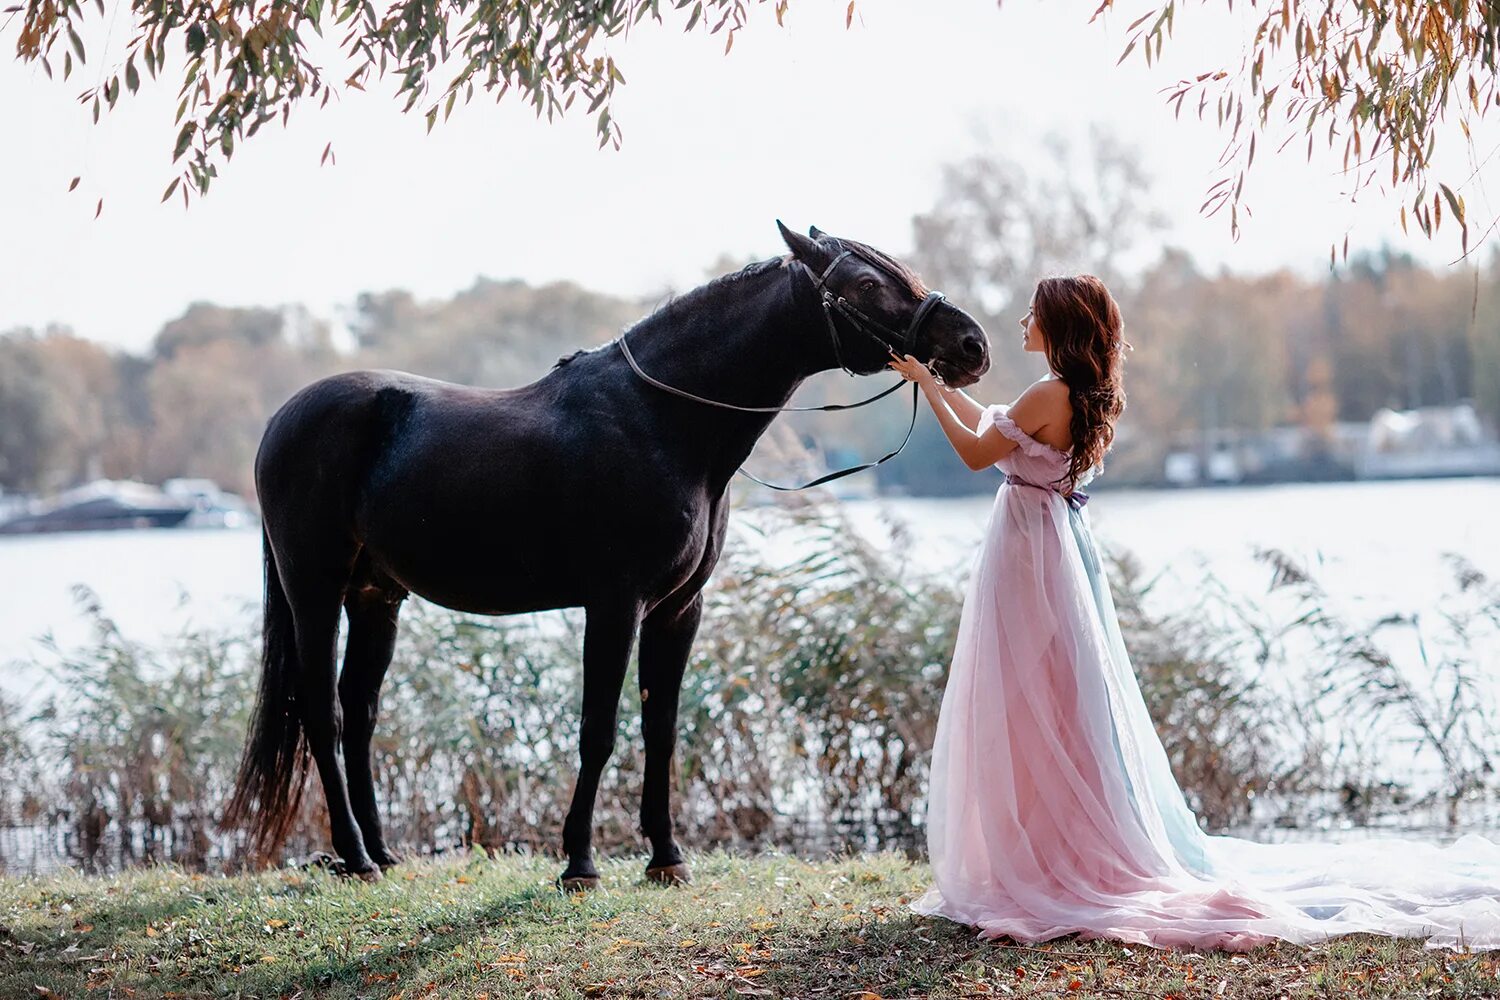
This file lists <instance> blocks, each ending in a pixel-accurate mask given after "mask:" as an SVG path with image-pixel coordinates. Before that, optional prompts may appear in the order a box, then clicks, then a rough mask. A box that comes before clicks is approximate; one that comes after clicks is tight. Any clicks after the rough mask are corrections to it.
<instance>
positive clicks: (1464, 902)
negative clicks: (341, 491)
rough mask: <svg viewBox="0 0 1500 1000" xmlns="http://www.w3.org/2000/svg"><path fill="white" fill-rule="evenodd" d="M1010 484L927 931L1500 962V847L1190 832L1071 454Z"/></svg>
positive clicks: (936, 846) (1012, 468)
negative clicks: (1373, 950) (1399, 951)
mask: <svg viewBox="0 0 1500 1000" xmlns="http://www.w3.org/2000/svg"><path fill="white" fill-rule="evenodd" d="M1007 410H1008V407H1006V406H1003V405H999V406H990V407H987V408H986V409H985V411H984V413H983V414H982V415H981V417H980V421H979V431H980V433H983V432H984V431H985V430H986V429H987V428H988V427H989V425H990V424H992V423H993V424H994V425H995V426H996V428H997V429H998V430H999V431H1000V433H1002V434H1004V435H1005V436H1006V437H1009V438H1011V439H1012V440H1014V441H1016V442H1018V443H1019V447H1017V448H1016V449H1015V450H1014V451H1012V452H1011V453H1010V455H1008V456H1007V457H1006V458H1004V459H1002V460H1001V461H1000V462H999V463H997V464H998V467H999V468H1000V469H1001V470H1002V471H1004V472H1005V473H1006V474H1007V477H1008V478H1009V480H1010V481H1008V482H1007V483H1005V484H1004V485H1002V486H1001V487H1000V488H999V490H998V492H997V493H996V496H995V505H994V508H993V509H992V511H991V513H990V519H989V522H988V524H987V525H986V528H985V533H984V540H983V543H982V547H981V549H980V550H979V552H978V553H977V554H976V556H975V560H974V564H973V572H972V573H971V576H970V579H969V584H968V590H967V593H966V596H965V598H964V607H963V616H962V619H961V622H960V625H959V629H958V638H957V643H956V645H955V648H954V652H953V661H952V666H951V668H950V671H949V674H948V681H947V686H946V688H945V690H944V692H943V702H942V707H941V711H940V714H939V718H938V725H937V734H936V739H935V743H934V746H933V752H932V770H931V778H930V784H929V789H928V803H927V847H928V853H929V856H930V859H931V863H932V874H933V885H932V887H931V888H930V889H928V890H927V892H926V893H924V894H923V895H922V896H920V897H919V898H918V899H916V900H914V901H913V902H912V903H911V904H910V905H911V908H912V909H913V910H914V911H915V912H917V913H921V914H928V915H934V916H943V917H947V918H949V919H951V920H955V921H958V922H960V923H964V924H968V925H972V926H975V927H977V928H978V930H979V936H980V937H985V938H993V937H1000V936H1003V935H1009V936H1010V937H1012V938H1014V939H1017V940H1020V941H1028V942H1036V941H1044V940H1047V939H1050V938H1054V937H1057V936H1059V935H1064V934H1071V933H1077V934H1078V935H1079V936H1080V937H1081V938H1085V939H1088V938H1107V939H1113V940H1118V941H1125V942H1133V943H1138V944H1146V945H1155V946H1159V947H1189V948H1224V949H1226V950H1231V951H1244V950H1248V949H1250V948H1253V947H1255V946H1256V945H1259V944H1263V943H1266V942H1268V941H1270V940H1272V939H1282V940H1286V941H1291V942H1295V943H1308V942H1312V941H1319V940H1324V939H1327V938H1330V937H1335V936H1338V935H1341V934H1348V933H1351V932H1356V931H1364V932H1371V933H1377V934H1387V935H1393V936H1401V937H1407V936H1412V937H1422V938H1425V939H1426V942H1427V946H1428V947H1454V948H1458V947H1463V946H1468V947H1473V948H1496V947H1500V844H1496V843H1494V842H1492V841H1490V840H1488V839H1485V838H1483V837H1480V836H1477V835H1474V834H1468V835H1465V836H1463V837H1460V838H1459V839H1458V840H1457V841H1455V842H1454V843H1453V844H1451V845H1447V846H1439V845H1437V844H1433V843H1429V842H1424V841H1415V840H1407V839H1396V838H1388V839H1383V840H1362V841H1353V842H1349V843H1342V844H1340V843H1317V844H1306V843H1279V844H1262V843H1258V842H1255V841H1251V840H1245V839H1240V838H1235V837H1224V836H1210V835H1208V834H1206V833H1204V832H1203V831H1202V829H1201V828H1200V827H1199V825H1198V823H1197V819H1196V817H1194V816H1193V814H1192V811H1191V810H1190V809H1189V807H1188V805H1187V803H1186V800H1185V799H1184V798H1183V795H1182V791H1181V789H1180V788H1179V787H1178V785H1177V782H1176V779H1175V778H1174V777H1173V775H1172V771H1171V768H1170V765H1169V763H1168V760H1167V755H1166V751H1165V750H1164V749H1163V747H1162V744H1161V740H1160V738H1159V737H1158V736H1157V734H1156V730H1155V727H1154V724H1153V723H1152V721H1151V718H1150V716H1149V714H1148V713H1147V711H1146V705H1145V702H1144V700H1143V699H1142V697H1141V692H1140V686H1139V684H1138V682H1137V680H1136V678H1135V674H1134V672H1133V670H1132V668H1131V666H1130V660H1129V657H1128V655H1127V653H1126V650H1125V647H1124V644H1123V642H1122V641H1121V639H1120V632H1119V626H1118V622H1117V619H1116V615H1115V609H1114V604H1113V602H1112V600H1111V599H1110V595H1109V588H1108V585H1107V584H1106V582H1105V579H1104V575H1103V572H1102V569H1101V566H1100V562H1099V556H1098V550H1097V548H1096V547H1095V545H1094V541H1093V537H1092V535H1091V533H1090V530H1089V521H1088V515H1087V508H1086V507H1084V506H1083V505H1082V504H1079V503H1076V502H1075V503H1069V502H1068V501H1067V500H1066V499H1064V497H1063V496H1062V495H1061V494H1060V493H1058V492H1056V491H1055V490H1054V489H1050V488H1048V487H1047V484H1049V483H1051V482H1053V481H1055V480H1056V479H1058V477H1059V476H1060V475H1061V474H1062V473H1063V472H1064V471H1065V470H1066V468H1067V465H1068V455H1066V454H1064V453H1063V452H1060V451H1058V450H1057V449H1055V448H1053V447H1051V446H1049V445H1047V444H1044V443H1042V442H1040V441H1037V440H1035V439H1034V438H1032V437H1030V436H1029V435H1027V434H1026V433H1025V432H1024V431H1022V430H1021V429H1020V427H1019V426H1017V425H1016V423H1015V422H1014V421H1013V420H1011V419H1010V417H1009V416H1008V415H1007Z"/></svg>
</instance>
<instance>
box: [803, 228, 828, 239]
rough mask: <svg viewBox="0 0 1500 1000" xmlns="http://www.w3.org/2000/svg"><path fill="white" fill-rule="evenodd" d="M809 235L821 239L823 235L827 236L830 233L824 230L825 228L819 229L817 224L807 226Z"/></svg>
mask: <svg viewBox="0 0 1500 1000" xmlns="http://www.w3.org/2000/svg"><path fill="white" fill-rule="evenodd" d="M807 235H809V236H811V237H812V238H813V239H815V240H821V239H822V238H823V237H825V236H827V235H828V234H827V233H825V232H823V230H821V229H819V228H818V227H817V226H808V227H807Z"/></svg>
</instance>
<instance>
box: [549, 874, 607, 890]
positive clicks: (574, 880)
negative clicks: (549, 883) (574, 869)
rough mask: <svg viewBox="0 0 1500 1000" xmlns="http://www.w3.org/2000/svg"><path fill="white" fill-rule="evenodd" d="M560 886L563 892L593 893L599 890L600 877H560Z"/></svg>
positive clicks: (558, 881) (558, 882) (558, 880)
mask: <svg viewBox="0 0 1500 1000" xmlns="http://www.w3.org/2000/svg"><path fill="white" fill-rule="evenodd" d="M557 884H558V886H559V887H560V888H561V889H562V891H563V892H592V891H593V890H595V889H597V888H599V876H598V875H567V876H558V879H557Z"/></svg>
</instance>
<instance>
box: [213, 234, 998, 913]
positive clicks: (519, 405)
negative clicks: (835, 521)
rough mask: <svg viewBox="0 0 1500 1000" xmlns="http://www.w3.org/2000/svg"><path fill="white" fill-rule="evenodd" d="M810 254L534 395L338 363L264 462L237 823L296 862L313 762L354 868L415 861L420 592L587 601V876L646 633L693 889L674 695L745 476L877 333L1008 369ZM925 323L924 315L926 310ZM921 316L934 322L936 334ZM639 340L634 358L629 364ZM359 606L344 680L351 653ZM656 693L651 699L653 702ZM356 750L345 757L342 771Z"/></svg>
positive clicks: (701, 304) (579, 794) (662, 803)
mask: <svg viewBox="0 0 1500 1000" xmlns="http://www.w3.org/2000/svg"><path fill="white" fill-rule="evenodd" d="M777 225H778V226H780V228H781V233H782V237H783V239H785V241H786V244H787V246H788V247H789V248H790V249H791V254H790V255H787V256H783V257H776V258H772V259H770V260H765V261H761V262H759V263H756V264H751V265H750V266H748V267H746V268H745V269H744V270H741V271H739V272H736V273H734V274H729V275H725V276H724V277H721V278H717V279H715V280H713V281H711V282H709V283H707V284H706V285H703V286H701V287H699V288H696V289H694V290H693V291H691V292H688V293H686V294H685V295H682V296H680V297H678V298H675V299H672V300H671V301H669V302H667V303H666V304H665V305H664V306H662V307H661V308H659V309H657V310H656V311H655V312H653V313H652V314H651V315H649V316H647V317H646V318H645V319H643V320H641V321H640V322H639V323H636V324H635V325H634V326H632V327H631V328H630V329H628V330H627V331H626V332H625V333H624V334H622V335H621V338H620V339H617V340H615V341H612V342H610V343H608V344H606V345H604V346H602V347H599V348H596V349H594V350H590V351H579V352H577V353H575V354H573V355H570V356H568V357H565V358H562V359H561V360H559V361H558V362H557V364H556V365H555V366H554V367H553V368H552V370H551V371H549V372H548V373H547V374H546V375H544V376H543V377H542V378H540V379H539V380H537V381H536V382H533V383H531V384H530V385H526V386H522V387H520V388H515V389H478V388H472V387H469V386H463V385H454V384H451V383H447V382H439V381H435V380H432V379H427V378H419V377H417V376H415V375H408V374H404V373H401V372H387V371H380V372H375V371H361V372H350V373H347V374H343V375H335V376H332V377H330V378H325V379H323V380H321V381H319V382H315V383H313V384H312V385H309V386H307V387H306V388H304V389H302V390H301V391H299V392H298V393H297V394H296V395H294V396H293V397H292V398H291V399H290V400H288V401H287V402H286V404H285V405H284V406H282V407H281V409H280V410H278V411H277V412H276V414H275V415H274V416H272V418H271V420H270V422H269V424H268V425H267V427H266V433H265V436H264V438H263V439H262V441H261V445H260V450H259V452H258V454H257V455H256V459H255V484H256V489H257V490H258V492H259V495H260V502H261V507H262V511H263V515H264V548H265V572H266V577H265V581H266V588H265V634H264V649H263V655H262V673H261V681H260V692H259V697H258V700H257V704H256V709H255V715H254V718H253V720H252V722H251V728H250V733H249V736H248V739H247V743H246V746H245V752H244V758H243V761H242V763H241V767H240V773H239V778H238V782H237V785H236V788H235V791H234V795H233V798H232V799H231V801H230V803H229V805H228V807H227V809H226V810H225V816H224V823H225V826H226V827H236V826H245V827H248V828H249V830H250V836H251V842H252V844H253V845H254V846H255V847H256V848H257V849H258V850H260V851H262V852H270V851H273V850H275V849H277V848H278V847H279V845H280V843H281V842H282V840H283V838H284V836H285V834H286V832H287V828H288V826H289V824H290V823H291V822H292V820H293V817H294V815H295V813H296V810H297V806H298V802H299V799H300V796H301V790H302V785H303V779H304V775H305V772H306V768H307V761H308V759H309V757H310V758H311V759H312V761H313V762H314V763H316V765H317V768H318V773H319V775H320V776H321V778H322V782H323V792H324V795H325V796H326V799H327V803H328V815H329V822H330V824H331V826H332V833H333V846H334V848H335V850H336V851H337V852H338V854H339V855H340V857H341V858H342V861H343V866H344V867H345V869H346V870H347V871H349V872H351V873H353V874H356V875H359V876H361V877H364V878H367V879H378V878H379V877H380V869H381V868H383V867H386V866H389V865H392V864H394V863H395V862H396V860H397V859H396V857H395V855H394V854H393V853H392V852H391V850H390V849H389V848H388V847H387V846H386V843H385V839H384V837H383V835H382V834H381V829H380V818H379V814H378V811H377V808H376V804H375V788H374V781H373V778H372V775H371V761H370V738H371V733H372V731H373V729H374V726H375V721H376V715H377V710H378V706H379V700H380V686H381V682H382V680H383V679H384V677H385V672H386V668H387V666H388V665H389V663H390V659H391V652H392V647H393V645H394V643H395V639H396V619H397V614H398V611H399V609H400V607H401V602H402V601H403V600H404V599H405V598H406V596H407V594H409V593H413V594H419V595H421V596H422V597H424V598H426V599H427V600H429V601H432V602H434V603H437V604H441V605H444V606H445V607H449V608H456V609H458V610H461V611H468V612H476V613H480V614H490V615H500V614H513V613H517V612H525V611H538V610H543V609H549V608H563V607H583V608H584V609H585V612H586V625H585V629H584V639H583V659H584V683H583V719H582V726H581V732H580V738H579V771H578V781H577V785H576V786H575V788H574V791H573V799H572V804H571V806H570V807H569V809H568V814H567V819H566V821H565V823H564V826H563V849H564V850H565V851H566V852H567V855H568V863H567V867H566V869H565V870H564V871H563V873H562V876H561V883H562V885H563V886H564V887H565V888H569V889H575V888H588V887H592V886H594V885H596V884H597V883H598V874H597V871H596V870H595V867H594V860H593V849H592V845H591V840H592V826H593V811H594V799H595V795H596V792H597V790H598V784H599V775H600V773H601V771H602V770H603V768H604V765H605V763H606V761H607V760H608V759H609V757H610V754H611V753H612V752H613V750H614V743H615V729H616V726H615V722H616V711H617V706H618V702H619V697H620V688H621V685H622V684H623V683H624V680H625V673H626V668H627V665H628V662H629V659H630V653H631V647H632V645H633V644H634V642H635V636H636V631H637V629H639V630H640V656H639V663H638V676H639V681H640V687H641V704H642V715H643V718H642V730H643V733H644V740H645V751H646V765H645V782H644V790H643V792H642V795H641V832H642V833H643V834H644V835H645V837H647V838H648V839H649V840H650V842H651V859H650V861H649V863H648V865H647V869H646V875H647V877H648V878H650V879H653V880H655V881H660V882H668V883H671V882H686V881H688V879H689V873H688V870H687V867H686V865H684V864H683V862H682V855H681V853H680V851H679V850H678V847H677V844H676V842H675V841H674V839H673V836H672V819H671V813H670V809H669V802H668V798H669V788H668V768H669V763H670V760H671V756H672V753H673V745H674V742H675V739H676V728H677V699H678V693H679V690H680V687H681V682H682V675H683V670H684V667H685V665H686V663H687V660H688V653H689V647H690V646H691V644H692V642H693V637H694V635H695V633H696V632H697V629H698V621H699V617H700V615H701V612H702V598H701V596H700V591H701V590H702V588H703V585H704V583H705V582H706V581H707V580H708V577H709V574H710V573H712V572H713V569H714V564H715V562H716V561H717V560H718V558H719V554H720V551H721V548H722V545H723V540H724V527H725V523H726V520H727V517H728V514H729V496H728V486H729V480H730V478H731V477H732V476H733V475H734V473H735V470H736V469H737V468H738V467H739V465H740V463H741V462H743V461H744V460H745V458H746V456H748V455H749V454H750V450H751V448H752V447H753V446H754V445H755V442H756V439H757V438H759V437H760V435H761V433H762V432H763V431H764V430H765V429H766V426H767V425H768V424H769V423H770V421H771V420H772V418H773V417H774V412H772V413H765V412H740V411H736V410H733V409H727V408H721V407H716V406H710V405H706V404H704V403H702V402H698V401H694V400H691V399H686V398H683V397H682V396H680V395H676V394H673V393H671V392H667V391H663V389H661V388H660V387H658V386H656V385H653V384H650V383H649V382H648V381H646V380H645V379H643V378H642V377H641V376H640V374H638V373H637V371H635V370H632V365H631V364H630V363H629V362H630V361H631V360H632V359H633V361H634V363H635V365H638V366H639V371H640V372H644V373H647V374H649V376H650V377H651V378H653V379H656V380H658V381H659V382H661V383H663V384H668V385H671V386H673V387H674V388H677V389H680V390H683V391H686V392H690V393H694V394H697V395H700V396H704V397H708V398H711V399H714V400H716V401H720V402H723V403H729V404H737V405H740V406H747V407H755V406H761V407H776V406H782V405H784V404H785V403H786V401H787V399H788V398H789V397H790V396H791V395H792V392H793V391H794V390H795V389H796V388H797V386H798V384H799V383H801V382H802V380H803V379H805V378H807V377H808V376H810V375H812V374H814V373H816V372H820V371H824V370H826V369H830V368H834V367H839V366H842V367H845V368H846V369H847V370H849V371H850V372H851V373H858V374H874V373H876V372H880V371H883V370H885V364H886V360H887V358H888V356H889V355H888V351H887V350H886V349H885V348H884V347H883V346H882V344H881V343H879V342H878V340H877V338H880V339H886V340H889V339H891V338H890V337H889V336H885V337H882V335H881V334H880V333H878V332H877V331H886V332H887V333H889V331H891V330H901V329H903V328H904V329H906V330H907V332H908V333H909V334H911V337H910V338H909V339H908V340H907V342H906V344H904V345H903V344H900V343H897V344H896V345H895V346H896V347H898V348H900V347H902V346H908V347H911V348H912V349H911V353H912V354H914V355H915V356H916V357H917V358H919V359H921V360H923V361H928V362H930V363H931V364H932V366H933V370H934V371H935V372H937V373H938V374H939V375H940V376H942V377H943V378H944V379H945V380H946V381H947V382H949V383H950V384H954V385H967V384H970V383H972V382H973V381H975V380H976V379H977V378H978V377H979V376H980V375H982V374H983V373H984V371H985V370H986V369H987V368H988V367H989V353H988V344H987V342H986V340H985V335H984V331H983V330H982V329H981V328H980V326H979V324H978V323H976V322H975V321H974V320H973V319H972V318H971V317H970V316H968V315H967V314H966V313H965V312H963V310H961V309H959V308H958V307H957V306H954V305H952V304H951V303H949V302H947V301H945V300H943V299H942V298H941V296H940V295H937V294H936V293H929V292H928V290H927V289H926V288H925V287H924V286H923V285H922V283H921V281H920V280H919V279H918V278H917V277H916V276H915V275H914V274H913V273H912V272H911V271H910V270H909V269H908V268H906V267H905V266H903V265H902V264H900V263H898V262H897V261H895V260H893V259H891V258H890V257H888V256H886V255H885V254H883V253H880V252H879V251H877V250H874V249H872V248H870V247H868V246H865V245H864V244H861V243H856V242H854V241H851V240H840V239H837V238H835V237H831V236H827V235H825V234H823V233H820V232H819V231H818V230H817V229H816V228H813V229H812V230H811V231H810V235H809V236H806V237H804V236H801V235H800V234H797V233H793V232H791V231H789V230H788V229H787V228H786V227H785V226H781V224H780V223H779V222H778V223H777ZM913 320H916V322H913ZM918 325H920V330H918V329H916V328H915V327H916V326H918ZM621 340H624V341H626V342H627V344H626V346H628V348H629V349H630V356H629V358H627V356H626V355H625V353H624V352H623V351H622V346H621ZM340 609H342V610H343V612H344V613H346V614H347V615H348V619H349V624H348V638H347V644H346V646H345V650H344V664H343V671H342V673H340V672H339V671H338V666H337V650H336V648H335V646H336V641H337V636H338V629H339V614H340ZM648 695H649V697H648ZM340 750H342V761H341V760H340Z"/></svg>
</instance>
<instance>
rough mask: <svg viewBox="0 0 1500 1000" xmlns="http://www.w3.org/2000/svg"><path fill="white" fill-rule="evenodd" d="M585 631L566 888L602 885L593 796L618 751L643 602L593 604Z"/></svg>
mask: <svg viewBox="0 0 1500 1000" xmlns="http://www.w3.org/2000/svg"><path fill="white" fill-rule="evenodd" d="M587 616H588V617H587V622H586V624H585V625H584V629H583V722H582V724H581V725H580V727H579V734H578V782H577V784H576V785H574V786H573V801H572V804H571V805H569V807H568V815H567V818H566V819H565V820H564V821H563V851H564V852H566V853H567V855H568V865H567V867H566V868H564V869H563V873H562V875H561V876H559V878H558V882H559V884H560V885H561V886H562V888H564V889H567V890H579V889H592V888H595V887H597V886H598V885H599V872H598V869H596V868H595V867H594V846H593V835H594V799H595V798H596V797H597V795H598V793H599V775H600V774H601V773H602V772H603V771H604V765H605V764H606V763H608V761H609V758H610V755H611V754H612V753H614V749H615V730H616V720H617V716H618V714H619V707H620V688H621V687H622V686H623V685H624V683H625V669H626V667H627V666H628V664H629V663H630V650H631V647H632V646H633V645H634V643H635V632H636V628H637V626H639V624H640V621H641V609H640V605H639V604H637V603H634V602H631V603H629V604H626V605H619V606H594V607H590V608H589V609H588V611H587Z"/></svg>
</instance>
